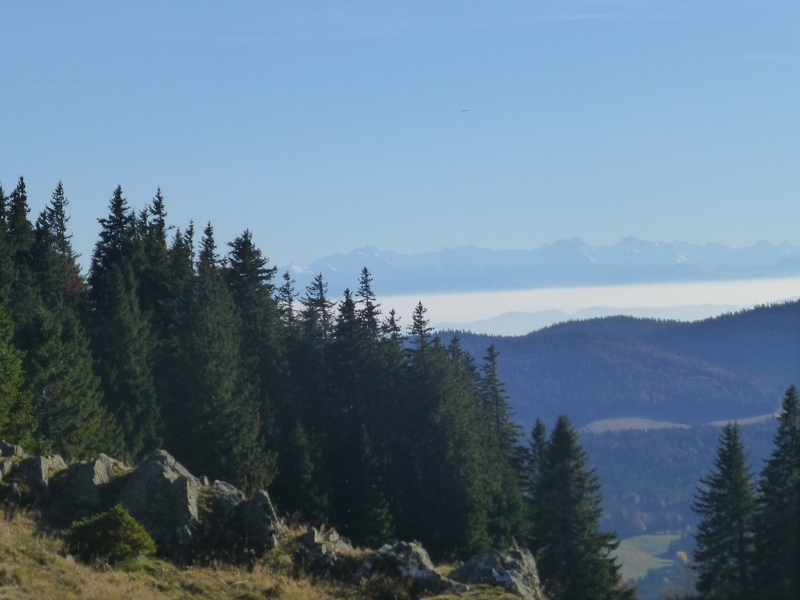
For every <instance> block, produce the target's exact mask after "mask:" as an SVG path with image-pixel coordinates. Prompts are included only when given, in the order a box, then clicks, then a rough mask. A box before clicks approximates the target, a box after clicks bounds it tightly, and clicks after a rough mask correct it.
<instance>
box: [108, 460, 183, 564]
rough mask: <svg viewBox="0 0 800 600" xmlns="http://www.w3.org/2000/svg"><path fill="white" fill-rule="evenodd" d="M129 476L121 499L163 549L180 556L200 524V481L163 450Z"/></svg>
mask: <svg viewBox="0 0 800 600" xmlns="http://www.w3.org/2000/svg"><path fill="white" fill-rule="evenodd" d="M129 477H130V479H129V480H128V482H127V483H126V484H125V486H124V487H123V488H122V491H121V492H120V494H119V498H118V499H119V502H120V503H121V504H122V506H123V507H124V508H125V509H126V510H127V511H128V512H129V513H130V514H131V516H132V517H133V518H134V519H136V520H137V521H139V522H140V523H141V524H142V525H143V526H144V528H145V529H146V530H147V532H148V533H149V534H150V535H151V536H152V537H153V540H155V542H156V544H158V546H159V549H160V550H161V551H162V552H165V553H166V554H169V555H172V556H179V555H180V554H181V551H182V548H183V547H185V546H186V545H187V544H189V542H190V541H191V537H192V531H193V530H194V528H195V526H196V524H197V489H198V487H199V482H198V480H197V479H196V478H195V477H194V476H193V475H192V474H191V473H189V471H187V470H186V469H185V468H184V467H183V465H181V464H180V463H179V462H177V461H176V460H175V459H174V458H173V457H172V456H171V455H170V454H169V453H168V452H166V451H164V450H156V451H155V452H153V453H152V454H151V455H150V456H149V457H148V458H147V460H145V462H144V463H142V464H141V465H139V467H138V468H137V469H136V470H135V471H134V472H133V473H132V474H131V475H130V476H129Z"/></svg>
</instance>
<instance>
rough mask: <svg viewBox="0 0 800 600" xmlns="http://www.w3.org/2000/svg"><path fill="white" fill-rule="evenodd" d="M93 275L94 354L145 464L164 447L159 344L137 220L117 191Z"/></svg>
mask: <svg viewBox="0 0 800 600" xmlns="http://www.w3.org/2000/svg"><path fill="white" fill-rule="evenodd" d="M100 224H101V225H102V229H101V232H100V240H99V241H98V242H97V245H96V246H95V250H94V254H93V256H92V266H91V270H90V273H89V307H90V320H89V322H90V332H91V345H92V352H93V354H94V358H95V365H96V368H97V372H98V374H99V375H100V381H101V387H102V390H103V396H104V398H105V402H106V405H107V407H108V408H109V410H110V412H111V413H112V415H113V416H114V417H115V418H116V420H117V422H118V423H119V425H120V428H121V429H122V434H123V437H124V440H125V444H126V447H127V448H128V451H129V452H130V454H131V455H132V456H133V457H135V458H141V457H143V456H145V455H146V454H147V453H149V452H150V451H151V450H153V449H154V448H157V447H158V446H159V445H160V443H161V438H160V435H159V433H160V432H159V430H160V417H159V406H158V402H157V400H156V392H155V384H154V380H153V362H152V361H153V351H154V340H153V336H152V333H151V329H150V323H149V320H148V318H147V315H146V314H144V313H143V312H142V310H141V305H140V300H139V296H138V283H139V281H138V277H137V272H140V271H141V269H142V264H143V262H144V255H143V249H142V244H141V240H140V239H139V237H138V234H137V227H136V219H135V216H134V215H133V213H132V211H130V209H129V208H128V203H127V200H125V198H124V197H123V196H122V188H121V187H117V189H116V190H115V191H114V194H113V196H112V198H111V202H110V205H109V216H108V218H105V219H100Z"/></svg>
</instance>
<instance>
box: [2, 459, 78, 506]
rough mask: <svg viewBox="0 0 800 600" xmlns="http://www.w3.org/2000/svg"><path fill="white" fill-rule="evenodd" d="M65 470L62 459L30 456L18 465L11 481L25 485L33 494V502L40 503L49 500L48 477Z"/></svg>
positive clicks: (65, 466) (65, 465)
mask: <svg viewBox="0 0 800 600" xmlns="http://www.w3.org/2000/svg"><path fill="white" fill-rule="evenodd" d="M66 468H67V464H66V463H65V462H64V459H63V458H61V457H60V456H58V455H54V456H31V457H29V458H25V459H23V460H22V462H20V463H19V466H18V467H17V468H16V470H15V471H14V474H13V481H14V482H15V483H25V484H27V485H28V487H29V488H30V490H31V492H32V493H33V497H34V500H35V501H36V502H42V501H44V500H47V499H48V498H49V488H48V483H49V482H50V475H51V474H52V473H54V472H55V471H60V470H61V469H66Z"/></svg>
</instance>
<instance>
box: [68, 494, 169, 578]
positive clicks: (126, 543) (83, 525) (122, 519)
mask: <svg viewBox="0 0 800 600" xmlns="http://www.w3.org/2000/svg"><path fill="white" fill-rule="evenodd" d="M64 541H66V543H67V546H68V547H69V549H70V552H73V553H75V554H77V555H78V556H80V558H81V560H83V561H84V562H89V561H92V560H97V559H102V560H104V561H107V562H109V563H116V562H119V561H121V560H125V559H126V558H135V557H136V556H140V555H143V554H145V555H146V554H155V552H156V550H157V548H156V544H155V542H154V541H153V538H151V537H150V535H149V534H148V533H147V531H146V530H145V529H144V527H142V526H141V525H140V524H139V523H138V522H137V521H136V519H134V518H133V517H132V516H130V515H129V514H128V511H126V510H125V509H124V508H122V506H120V505H119V504H118V505H117V506H115V507H114V508H112V509H110V510H108V511H106V512H104V513H100V514H98V515H95V516H94V517H91V518H88V519H83V520H81V521H75V522H74V523H73V524H72V525H71V526H70V527H69V529H67V531H66V532H65V534H64Z"/></svg>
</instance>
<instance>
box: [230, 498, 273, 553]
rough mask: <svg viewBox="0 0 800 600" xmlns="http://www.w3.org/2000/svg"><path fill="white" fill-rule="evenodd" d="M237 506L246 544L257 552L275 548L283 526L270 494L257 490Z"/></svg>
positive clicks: (241, 533) (239, 526)
mask: <svg viewBox="0 0 800 600" xmlns="http://www.w3.org/2000/svg"><path fill="white" fill-rule="evenodd" d="M236 508H237V521H238V529H239V533H240V535H241V536H242V538H243V539H244V542H245V545H246V546H247V547H248V548H250V549H252V550H255V551H256V552H263V551H265V550H270V549H272V548H274V547H275V544H276V542H277V538H278V536H279V535H280V533H281V532H282V529H283V528H282V526H281V524H280V521H279V520H278V516H277V515H276V514H275V508H274V507H273V506H272V502H271V501H270V499H269V494H267V492H265V491H264V490H261V491H259V492H256V493H255V495H254V496H253V497H252V498H250V500H247V501H245V502H242V503H241V504H239V505H238V506H237V507H236Z"/></svg>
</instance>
